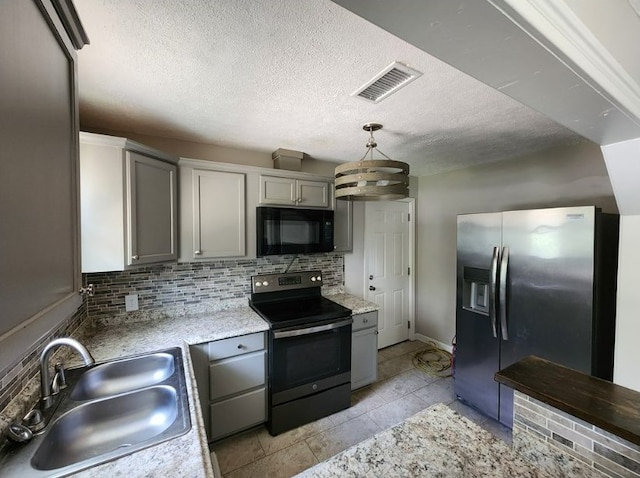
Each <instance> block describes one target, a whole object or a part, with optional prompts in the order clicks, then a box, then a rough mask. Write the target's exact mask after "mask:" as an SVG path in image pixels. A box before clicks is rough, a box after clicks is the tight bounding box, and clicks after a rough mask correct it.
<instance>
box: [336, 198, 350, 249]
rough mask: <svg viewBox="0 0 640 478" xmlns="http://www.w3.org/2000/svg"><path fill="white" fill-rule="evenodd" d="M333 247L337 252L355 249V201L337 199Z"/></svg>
mask: <svg viewBox="0 0 640 478" xmlns="http://www.w3.org/2000/svg"><path fill="white" fill-rule="evenodd" d="M333 246H334V247H333V249H334V250H335V251H336V252H351V251H352V250H353V202H352V201H343V200H337V201H336V207H335V212H334V230H333Z"/></svg>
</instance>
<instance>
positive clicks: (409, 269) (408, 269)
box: [407, 267, 411, 276]
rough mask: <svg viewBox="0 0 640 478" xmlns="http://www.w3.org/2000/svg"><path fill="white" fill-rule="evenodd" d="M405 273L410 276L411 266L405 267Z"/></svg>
mask: <svg viewBox="0 0 640 478" xmlns="http://www.w3.org/2000/svg"><path fill="white" fill-rule="evenodd" d="M407 275H408V276H410V275H411V267H407Z"/></svg>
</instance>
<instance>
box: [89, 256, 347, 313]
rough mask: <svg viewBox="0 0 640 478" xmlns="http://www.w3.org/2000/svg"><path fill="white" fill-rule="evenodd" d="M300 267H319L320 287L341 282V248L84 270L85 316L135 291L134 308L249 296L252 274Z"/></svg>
mask: <svg viewBox="0 0 640 478" xmlns="http://www.w3.org/2000/svg"><path fill="white" fill-rule="evenodd" d="M290 264H291V267H290V269H289V272H295V271H300V270H320V271H322V276H323V282H324V287H325V288H332V287H340V286H342V285H343V282H344V280H343V278H344V256H343V255H342V254H340V253H326V254H308V255H302V254H301V255H299V256H298V257H297V258H296V259H295V260H293V262H292V256H270V257H259V258H256V259H244V260H219V261H212V262H202V263H200V262H198V263H184V264H166V265H155V266H149V267H141V268H138V269H135V270H131V271H124V272H106V273H93V274H87V275H86V276H85V277H84V280H85V282H86V283H90V284H94V286H95V288H96V292H95V295H94V296H93V297H90V298H89V299H88V302H87V314H88V316H89V317H90V318H96V317H98V318H99V317H105V316H114V315H118V314H122V313H124V312H125V305H124V299H125V296H127V295H129V294H138V307H139V310H152V309H160V308H162V307H174V306H179V305H185V306H190V305H197V304H200V303H202V302H209V301H215V300H218V301H224V300H229V299H239V298H245V297H246V298H248V297H249V295H250V294H251V281H250V279H251V276H252V275H258V274H272V273H279V272H284V271H285V270H286V269H287V267H289V265H290Z"/></svg>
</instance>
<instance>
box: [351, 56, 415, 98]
mask: <svg viewBox="0 0 640 478" xmlns="http://www.w3.org/2000/svg"><path fill="white" fill-rule="evenodd" d="M421 75H422V73H421V72H419V71H418V70H414V69H413V68H409V67H408V66H406V65H403V64H402V63H399V62H397V61H396V62H393V63H391V64H390V65H389V66H388V67H386V68H385V69H384V70H382V71H381V72H380V73H378V74H377V75H376V76H375V77H373V79H371V80H370V81H369V82H367V83H366V84H365V85H363V86H361V87H360V88H358V89H357V90H356V91H354V92H353V93H351V96H356V97H358V98H362V99H363V100H366V101H370V102H371V103H379V102H380V101H382V100H383V99H385V98H386V97H387V96H389V95H391V94H393V93H395V92H396V91H398V90H399V89H400V88H402V87H403V86H407V85H408V84H409V83H411V82H412V81H413V80H415V79H416V78H418V77H419V76H421Z"/></svg>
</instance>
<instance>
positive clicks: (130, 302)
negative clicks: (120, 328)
mask: <svg viewBox="0 0 640 478" xmlns="http://www.w3.org/2000/svg"><path fill="white" fill-rule="evenodd" d="M124 309H125V310H126V311H127V312H132V311H134V310H138V294H129V295H127V296H125V298H124Z"/></svg>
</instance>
